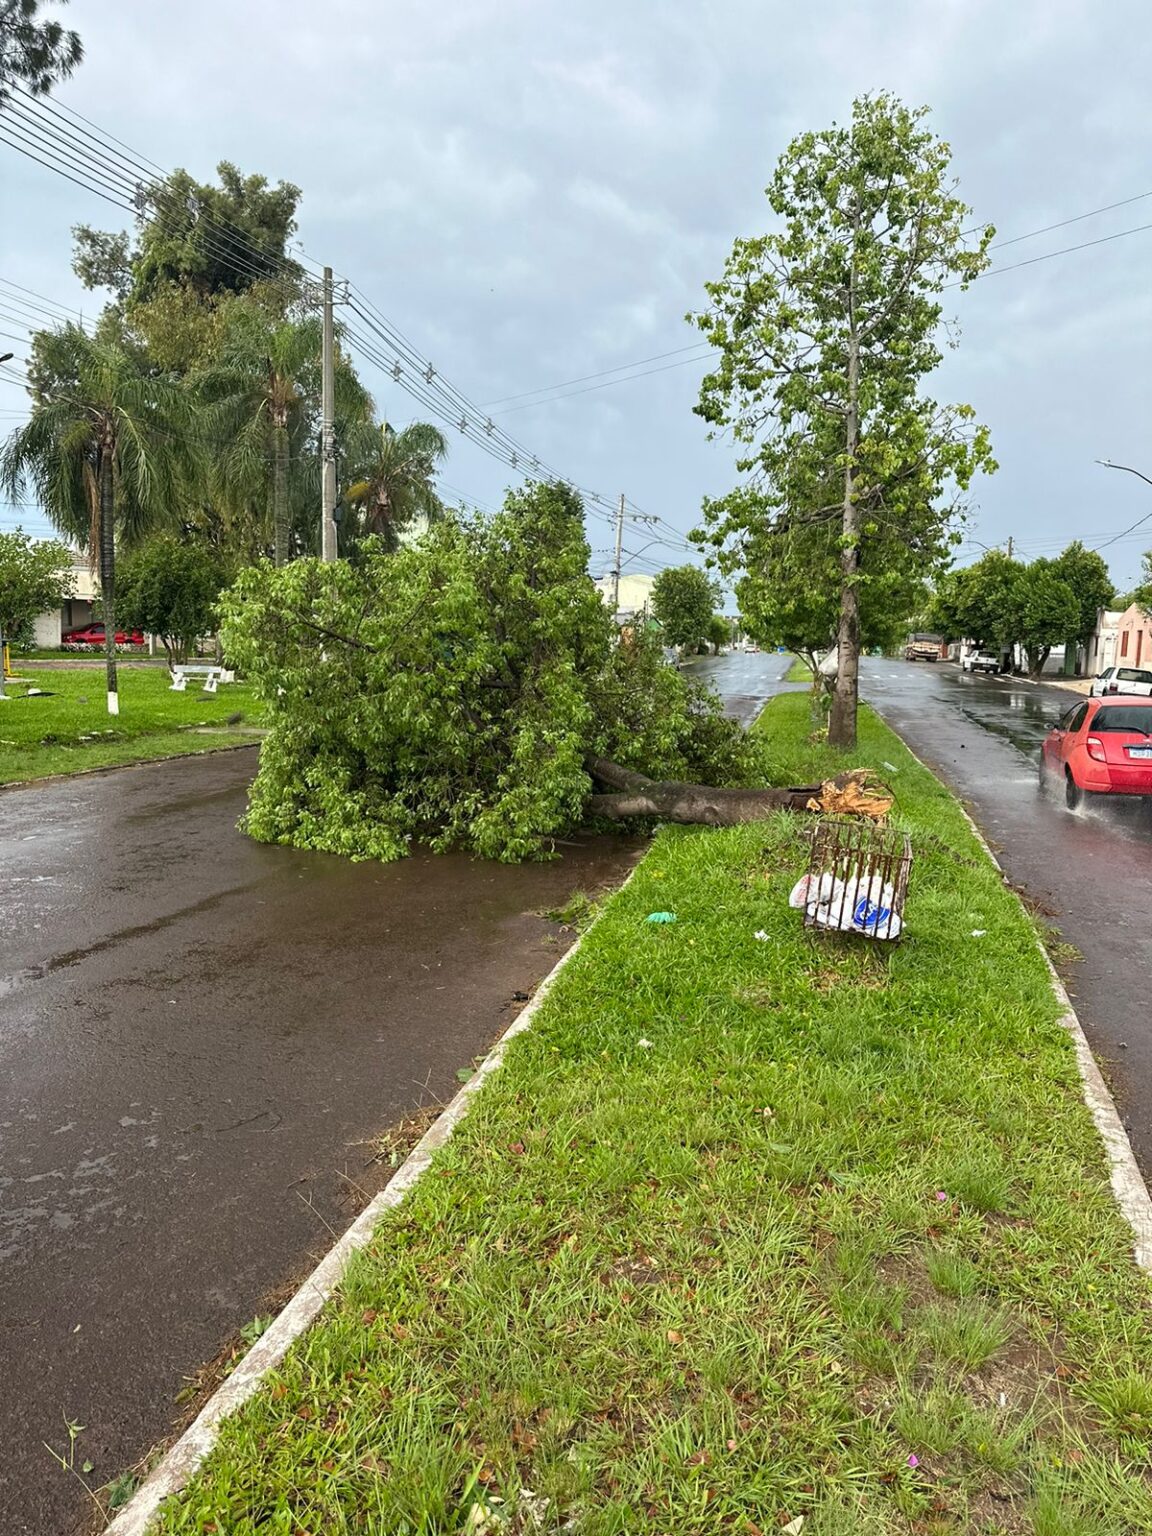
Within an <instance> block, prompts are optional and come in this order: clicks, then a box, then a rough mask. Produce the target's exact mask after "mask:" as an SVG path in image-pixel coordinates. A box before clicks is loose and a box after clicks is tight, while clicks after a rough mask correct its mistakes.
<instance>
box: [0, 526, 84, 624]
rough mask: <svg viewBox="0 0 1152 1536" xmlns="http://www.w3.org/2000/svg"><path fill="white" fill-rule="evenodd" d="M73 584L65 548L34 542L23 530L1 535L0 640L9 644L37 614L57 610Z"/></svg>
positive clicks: (40, 540) (70, 558)
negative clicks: (7, 641) (4, 640)
mask: <svg viewBox="0 0 1152 1536" xmlns="http://www.w3.org/2000/svg"><path fill="white" fill-rule="evenodd" d="M73 582H74V577H73V572H72V555H71V552H70V551H69V549H68V548H67V546H66V545H64V544H57V543H54V542H53V541H51V540H48V539H33V538H32V537H31V536H30V535H29V534H27V533H25V532H24V530H23V529H22V528H17V529H15V530H14V531H13V532H11V533H0V637H2V638H4V639H7V640H9V641H11V640H12V639H14V638H15V637H16V636H17V635H18V634H20V633H21V631H23V630H24V629H26V628H27V626H28V625H29V624H31V622H32V620H33V619H34V618H35V617H36V615H37V614H40V613H43V612H44V611H45V610H46V609H48V608H58V607H59V606H60V604H61V603H62V602H63V601H64V599H65V598H66V597H68V596H69V595H70V593H71V592H72V589H73Z"/></svg>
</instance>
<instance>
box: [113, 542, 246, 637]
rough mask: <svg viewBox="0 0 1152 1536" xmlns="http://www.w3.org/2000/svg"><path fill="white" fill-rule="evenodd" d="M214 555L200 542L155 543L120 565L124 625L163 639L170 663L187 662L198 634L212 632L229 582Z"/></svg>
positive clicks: (120, 592) (120, 593) (121, 612)
mask: <svg viewBox="0 0 1152 1536" xmlns="http://www.w3.org/2000/svg"><path fill="white" fill-rule="evenodd" d="M225 579H226V578H225V570H224V567H223V565H222V563H221V561H220V559H219V557H218V556H217V555H216V554H215V552H214V551H213V550H212V549H211V548H210V547H209V546H206V545H204V544H201V543H187V542H185V541H182V540H179V539H175V538H171V537H169V538H164V537H160V538H155V539H150V540H149V541H148V542H147V543H146V544H144V545H142V546H141V547H140V548H139V549H138V550H136V551H134V552H133V553H132V554H130V555H128V556H127V557H126V558H125V559H124V560H122V561H121V563H120V570H119V589H120V590H119V610H120V620H121V623H123V624H125V625H127V626H129V627H135V628H137V629H142V630H144V631H145V632H146V633H148V634H152V635H159V636H160V639H161V640H162V641H163V643H164V649H165V651H166V652H167V653H168V662H169V665H172V664H173V663H175V662H181V661H186V660H187V657H188V652H189V651H190V649H191V648H192V646H193V644H194V642H195V640H196V638H197V636H199V635H205V634H208V633H209V632H210V631H211V629H212V628H213V625H214V622H215V619H214V608H215V603H216V599H217V597H219V595H220V591H221V588H222V587H223V586H224V583H225Z"/></svg>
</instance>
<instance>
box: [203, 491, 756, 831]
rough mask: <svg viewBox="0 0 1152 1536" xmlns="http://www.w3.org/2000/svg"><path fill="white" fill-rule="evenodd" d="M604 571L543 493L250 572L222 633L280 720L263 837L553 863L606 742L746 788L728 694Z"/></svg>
mask: <svg viewBox="0 0 1152 1536" xmlns="http://www.w3.org/2000/svg"><path fill="white" fill-rule="evenodd" d="M587 562H588V546H587V543H586V542H585V538H584V532H583V520H582V507H581V504H580V500H579V498H578V497H577V496H576V494H575V493H574V492H573V491H571V490H570V489H568V488H567V487H565V486H562V485H530V486H527V487H525V488H524V489H522V490H519V491H513V492H510V493H509V495H508V497H507V498H506V500H505V504H504V508H503V510H502V511H501V512H500V513H499V514H498V515H497V516H496V517H493V518H489V519H486V520H479V519H477V520H475V521H469V520H465V519H463V518H456V517H450V518H445V519H444V520H443V521H441V522H438V523H436V524H435V525H434V526H433V527H432V528H431V529H430V530H429V531H428V533H427V534H426V535H425V537H424V538H423V539H422V540H421V541H420V543H419V545H418V546H417V547H413V548H402V549H400V550H399V551H398V552H397V553H395V554H386V553H384V552H383V551H381V550H379V549H378V548H376V549H374V548H373V546H372V545H371V543H369V544H368V545H367V546H366V547H365V550H364V555H363V559H362V560H361V561H360V562H358V563H356V564H350V563H347V562H343V561H341V562H337V563H336V564H332V565H322V564H320V563H319V562H317V561H313V560H300V561H297V562H295V563H294V564H292V565H289V566H286V567H284V568H282V569H280V570H272V569H271V568H269V567H268V566H266V565H265V566H261V567H260V568H257V569H251V570H248V571H244V572H242V573H241V575H240V577H239V579H238V580H237V582H236V584H235V585H234V587H233V588H232V589H231V590H230V591H229V592H227V593H225V594H224V596H223V598H222V600H221V613H222V626H221V633H222V635H223V638H224V643H225V648H226V651H227V654H228V657H229V660H230V661H231V662H233V663H234V664H236V665H237V666H239V667H240V668H241V669H242V670H243V672H244V673H245V675H246V676H247V677H248V678H250V679H251V681H252V683H253V685H254V686H255V688H256V691H257V693H258V694H259V695H260V696H261V697H262V698H263V699H264V700H265V701H266V703H267V705H268V712H269V716H270V724H271V727H272V728H271V733H270V735H269V737H268V739H267V740H266V741H265V743H264V746H263V749H262V751H261V758H260V770H259V773H258V775H257V777H256V781H255V783H254V785H253V787H252V793H251V798H250V803H249V809H248V813H247V816H246V818H245V826H246V829H247V830H248V831H249V832H250V833H251V834H252V836H254V837H256V838H258V839H260V840H261V841H265V842H281V843H292V844H294V845H296V846H300V847H309V848H320V849H325V850H327V851H329V852H332V853H340V854H345V855H348V856H350V857H352V858H377V859H395V858H399V857H402V856H403V855H404V854H405V853H406V852H407V850H408V847H409V844H410V843H411V842H412V841H413V840H416V839H419V840H422V841H426V842H427V843H429V844H430V845H431V846H432V847H433V848H434V849H446V848H449V847H456V848H464V849H468V850H470V851H472V852H474V853H476V854H479V855H481V856H483V857H486V858H497V859H503V860H517V859H524V858H539V857H545V856H547V855H548V854H549V853H550V852H551V849H552V843H553V840H554V839H555V838H556V837H558V836H561V835H563V834H564V833H565V832H566V831H569V830H571V829H572V828H574V827H577V826H579V825H580V823H581V821H582V820H583V818H584V803H585V800H586V798H587V796H588V794H589V793H590V790H591V781H590V779H589V776H588V773H587V770H586V768H585V759H586V757H587V756H589V755H599V756H604V757H610V758H613V759H614V760H615V761H617V762H619V763H622V764H623V765H625V766H627V767H634V768H637V769H640V770H641V771H643V772H645V773H649V774H651V775H652V776H653V777H656V778H672V777H686V778H694V779H708V780H710V781H712V782H716V783H735V782H739V781H740V780H742V779H745V778H746V777H747V775H748V774H749V773H750V772H751V771H752V767H753V764H752V761H751V758H750V755H749V754H750V749H749V748H748V746H747V745H746V744H745V742H744V739H743V737H742V735H741V733H740V732H739V730H738V728H737V727H735V726H734V725H733V724H732V723H731V722H729V721H727V720H725V719H724V717H723V715H722V713H721V711H720V707H719V701H718V700H717V699H715V697H714V696H712V695H709V694H707V693H705V692H704V691H703V690H702V689H700V688H699V687H697V686H696V685H694V684H692V683H691V682H689V681H688V680H686V679H685V678H683V677H681V676H680V674H679V673H678V672H677V671H676V670H675V669H674V668H671V667H667V666H664V665H662V664H661V660H660V655H659V650H658V647H657V645H656V642H655V641H654V640H651V639H648V638H646V637H644V636H641V635H637V636H633V637H631V638H630V640H629V641H628V643H623V642H621V641H620V639H619V637H618V636H617V635H616V632H615V629H614V626H613V624H612V621H611V618H610V616H609V615H608V613H607V612H606V611H605V609H604V606H603V604H602V602H601V600H600V598H599V596H598V594H597V592H596V590H595V588H594V587H593V585H592V583H591V581H590V579H589V578H588V575H587Z"/></svg>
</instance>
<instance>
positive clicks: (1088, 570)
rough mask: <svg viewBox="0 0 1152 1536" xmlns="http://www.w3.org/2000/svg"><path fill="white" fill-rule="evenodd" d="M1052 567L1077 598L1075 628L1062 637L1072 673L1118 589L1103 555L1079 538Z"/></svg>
mask: <svg viewBox="0 0 1152 1536" xmlns="http://www.w3.org/2000/svg"><path fill="white" fill-rule="evenodd" d="M1052 569H1053V571H1054V572H1055V574H1056V575H1057V576H1058V577H1059V578H1060V580H1061V581H1064V582H1067V584H1068V585H1069V586H1070V587H1071V589H1072V592H1073V594H1074V595H1075V598H1076V604H1077V610H1078V613H1077V619H1076V628H1075V629H1074V630H1070V631H1069V632H1068V634H1067V635H1065V636H1064V637H1063V638H1064V641H1065V645H1066V647H1067V649H1066V651H1065V656H1064V670H1065V672H1072V671H1074V670H1075V666H1076V662H1077V651H1078V650H1079V648H1080V647H1081V646H1083V647H1084V649H1085V650H1087V647H1088V642H1089V640H1091V638H1092V636H1093V634H1094V633H1095V631H1096V622H1097V617H1098V615H1099V612H1100V609H1101V608H1107V607H1109V606H1110V605H1111V603H1112V600H1113V599H1114V598H1115V596H1116V588H1115V587H1114V586H1113V584H1112V577H1111V576H1110V575H1109V574H1108V565H1107V562H1106V561H1105V559H1104V557H1103V555H1099V554H1097V552H1096V551H1095V550H1094V549H1085V548H1084V545H1083V544H1082V543H1081V542H1080V540H1079V539H1077V540H1075V542H1074V543H1072V544H1069V546H1068V548H1067V549H1066V550H1065V551H1064V553H1063V554H1061V555H1057V557H1056V559H1055V560H1053V562H1052Z"/></svg>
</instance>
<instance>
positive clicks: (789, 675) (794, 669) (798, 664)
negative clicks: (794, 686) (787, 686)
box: [784, 656, 812, 683]
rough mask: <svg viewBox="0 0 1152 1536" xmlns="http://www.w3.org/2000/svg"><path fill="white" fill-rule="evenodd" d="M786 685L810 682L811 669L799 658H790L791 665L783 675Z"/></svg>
mask: <svg viewBox="0 0 1152 1536" xmlns="http://www.w3.org/2000/svg"><path fill="white" fill-rule="evenodd" d="M784 681H785V682H786V683H810V682H811V681H812V668H811V667H810V666H809V665H808V663H807V662H806V661H805V660H804V659H803V657H800V656H794V657H793V658H792V665H791V666H790V667H789V668H788V671H787V672H786V673H785V675H784Z"/></svg>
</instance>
